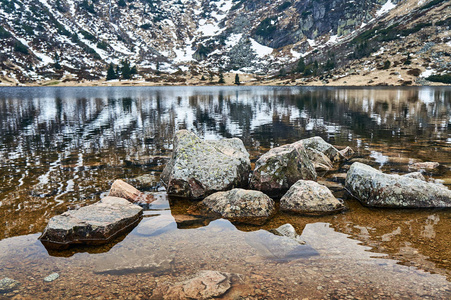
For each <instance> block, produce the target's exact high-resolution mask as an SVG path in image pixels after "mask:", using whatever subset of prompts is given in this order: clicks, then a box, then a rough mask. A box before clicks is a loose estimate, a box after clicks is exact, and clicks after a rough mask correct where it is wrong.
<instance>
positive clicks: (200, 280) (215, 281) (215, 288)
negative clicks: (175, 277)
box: [163, 271, 231, 300]
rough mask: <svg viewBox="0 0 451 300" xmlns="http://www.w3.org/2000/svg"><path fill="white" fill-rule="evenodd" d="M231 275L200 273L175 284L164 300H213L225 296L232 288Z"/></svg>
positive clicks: (214, 272)
mask: <svg viewBox="0 0 451 300" xmlns="http://www.w3.org/2000/svg"><path fill="white" fill-rule="evenodd" d="M230 277H231V276H230V274H227V273H223V272H218V271H200V272H199V273H197V274H196V275H194V276H193V277H192V278H189V279H187V280H185V281H182V282H179V283H175V284H174V285H172V286H171V287H170V288H169V290H168V291H167V292H165V293H164V296H163V299H167V300H172V299H174V300H175V299H212V298H216V297H220V296H221V295H224V294H225V293H226V292H227V291H228V290H229V289H230V288H231V279H230Z"/></svg>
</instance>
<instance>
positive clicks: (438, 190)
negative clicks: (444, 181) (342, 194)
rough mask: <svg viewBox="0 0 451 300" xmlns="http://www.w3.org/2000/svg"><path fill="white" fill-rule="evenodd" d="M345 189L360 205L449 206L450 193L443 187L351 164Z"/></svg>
mask: <svg viewBox="0 0 451 300" xmlns="http://www.w3.org/2000/svg"><path fill="white" fill-rule="evenodd" d="M345 187H346V189H347V190H348V191H349V192H350V193H351V194H352V195H353V196H354V197H356V198H357V199H358V200H359V201H360V202H362V203H363V204H365V205H368V206H374V207H406V208H409V207H410V208H415V207H451V191H450V190H449V189H447V188H446V187H445V186H443V185H439V184H435V183H430V182H426V181H423V180H421V179H415V178H411V177H406V176H400V175H394V174H384V173H382V172H381V171H378V170H376V169H374V168H372V167H370V166H368V165H365V164H362V163H354V164H352V166H351V168H350V169H349V171H348V174H347V177H346V183H345Z"/></svg>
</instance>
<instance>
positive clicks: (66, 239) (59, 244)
mask: <svg viewBox="0 0 451 300" xmlns="http://www.w3.org/2000/svg"><path fill="white" fill-rule="evenodd" d="M142 210H143V209H142V208H141V207H139V206H138V205H134V204H132V203H130V202H129V201H127V200H126V199H123V198H117V197H105V198H103V199H102V200H100V201H99V202H97V203H95V204H92V205H88V206H84V207H81V208H79V209H77V210H70V211H67V212H65V213H63V214H61V215H59V216H55V217H53V218H51V219H50V221H49V224H48V225H47V227H46V228H45V230H44V232H43V233H42V235H41V237H40V238H39V239H40V240H41V242H42V243H43V244H44V245H45V246H46V247H48V248H55V249H64V248H67V247H68V246H69V245H71V244H104V243H107V242H109V241H110V240H112V239H114V238H115V237H117V236H118V235H120V234H122V233H124V232H126V231H128V230H130V229H132V228H133V227H134V226H135V225H137V224H138V222H139V221H140V219H141V215H142Z"/></svg>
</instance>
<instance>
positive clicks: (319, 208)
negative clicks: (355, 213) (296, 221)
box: [280, 180, 345, 215]
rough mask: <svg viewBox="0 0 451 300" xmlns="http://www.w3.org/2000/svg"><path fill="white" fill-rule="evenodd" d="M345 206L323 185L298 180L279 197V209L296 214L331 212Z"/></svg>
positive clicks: (340, 209)
mask: <svg viewBox="0 0 451 300" xmlns="http://www.w3.org/2000/svg"><path fill="white" fill-rule="evenodd" d="M344 208H345V207H344V206H343V204H342V203H341V202H340V201H339V200H337V198H335V196H334V195H333V194H332V192H331V191H330V190H329V189H328V188H327V187H325V186H323V185H320V184H318V183H316V182H314V181H311V180H299V181H298V182H296V183H295V184H294V185H293V186H291V188H290V189H289V190H288V192H287V193H286V194H285V195H284V196H283V197H282V198H281V199H280V210H281V211H286V212H291V213H298V214H314V215H321V214H331V213H336V212H339V211H342V210H343V209H344Z"/></svg>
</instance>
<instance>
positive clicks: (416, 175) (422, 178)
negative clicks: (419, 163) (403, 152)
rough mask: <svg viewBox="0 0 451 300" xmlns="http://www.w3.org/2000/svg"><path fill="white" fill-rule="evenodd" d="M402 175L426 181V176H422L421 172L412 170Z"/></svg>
mask: <svg viewBox="0 0 451 300" xmlns="http://www.w3.org/2000/svg"><path fill="white" fill-rule="evenodd" d="M402 176H403V177H407V178H413V179H419V180H423V181H426V178H424V176H423V174H421V172H412V173H409V174H404V175H402Z"/></svg>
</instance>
